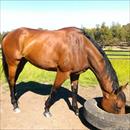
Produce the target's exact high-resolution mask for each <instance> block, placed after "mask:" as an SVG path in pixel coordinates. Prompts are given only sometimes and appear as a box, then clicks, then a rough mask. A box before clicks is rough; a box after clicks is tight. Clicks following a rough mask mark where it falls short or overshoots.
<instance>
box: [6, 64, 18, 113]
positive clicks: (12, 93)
mask: <svg viewBox="0 0 130 130" xmlns="http://www.w3.org/2000/svg"><path fill="white" fill-rule="evenodd" d="M16 69H17V65H12V64H11V65H8V71H9V77H8V83H9V88H10V96H11V103H12V105H13V108H14V111H15V112H19V111H20V110H19V107H18V103H17V100H16V97H15V74H16Z"/></svg>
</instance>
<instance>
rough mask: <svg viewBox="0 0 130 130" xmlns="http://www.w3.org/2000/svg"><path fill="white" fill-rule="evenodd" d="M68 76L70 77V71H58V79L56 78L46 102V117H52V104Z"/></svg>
mask: <svg viewBox="0 0 130 130" xmlns="http://www.w3.org/2000/svg"><path fill="white" fill-rule="evenodd" d="M68 77H69V72H61V71H58V72H57V75H56V79H55V82H54V85H53V87H52V89H51V93H50V96H49V97H48V99H47V101H46V102H45V112H44V116H45V117H51V113H50V107H51V106H52V104H53V103H54V101H55V100H54V99H55V95H56V93H57V91H58V89H59V88H60V86H61V85H62V83H63V82H64V81H65V80H66V79H67V78H68Z"/></svg>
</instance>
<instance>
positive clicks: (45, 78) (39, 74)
mask: <svg viewBox="0 0 130 130" xmlns="http://www.w3.org/2000/svg"><path fill="white" fill-rule="evenodd" d="M111 63H112V65H113V67H114V69H115V71H116V73H117V76H118V79H119V81H120V84H124V83H126V82H130V60H111ZM1 67H2V66H1V65H0V70H2V68H1ZM55 75H56V72H51V71H50V72H49V71H45V70H42V69H38V68H37V67H35V66H33V65H31V64H30V63H27V64H26V65H25V67H24V69H23V71H22V73H21V74H20V76H19V79H18V81H17V82H22V81H24V82H28V81H36V82H42V83H50V84H53V82H54V80H55ZM0 78H1V80H2V82H5V80H4V79H5V78H4V75H3V73H2V72H1V71H0ZM69 82H70V81H69V80H67V81H66V82H65V83H64V85H65V86H69V84H70V83H69ZM79 83H80V85H81V86H93V85H97V84H98V81H97V79H96V77H95V75H94V74H93V73H92V72H91V71H90V70H88V71H86V72H84V73H82V74H81V76H80V80H79Z"/></svg>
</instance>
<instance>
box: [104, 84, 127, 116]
mask: <svg viewBox="0 0 130 130" xmlns="http://www.w3.org/2000/svg"><path fill="white" fill-rule="evenodd" d="M127 85H128V83H127V84H126V85H124V86H121V87H119V88H118V89H116V90H115V91H113V92H112V93H111V94H109V95H107V96H104V97H103V99H102V108H103V109H104V110H105V111H107V112H110V113H115V114H125V103H126V96H125V94H124V92H123V89H124V88H126V86H127Z"/></svg>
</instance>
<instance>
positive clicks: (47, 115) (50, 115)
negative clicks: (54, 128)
mask: <svg viewBox="0 0 130 130" xmlns="http://www.w3.org/2000/svg"><path fill="white" fill-rule="evenodd" d="M44 116H45V117H47V118H49V117H52V114H51V113H50V112H44Z"/></svg>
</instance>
